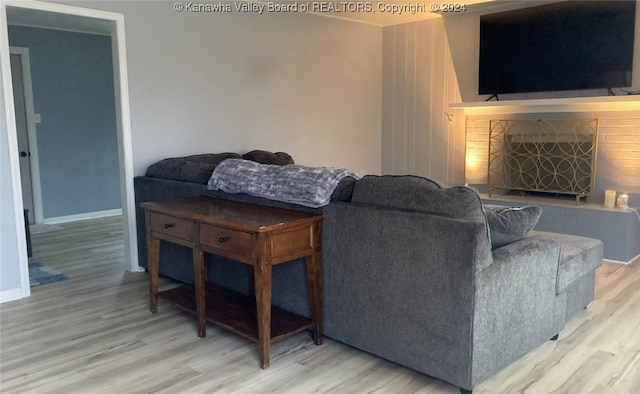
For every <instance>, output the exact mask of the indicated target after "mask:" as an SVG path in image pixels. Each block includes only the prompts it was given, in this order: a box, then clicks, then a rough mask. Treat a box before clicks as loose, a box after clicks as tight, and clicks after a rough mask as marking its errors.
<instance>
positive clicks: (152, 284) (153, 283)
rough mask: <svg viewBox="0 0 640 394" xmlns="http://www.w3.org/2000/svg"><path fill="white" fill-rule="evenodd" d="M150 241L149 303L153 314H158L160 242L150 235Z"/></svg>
mask: <svg viewBox="0 0 640 394" xmlns="http://www.w3.org/2000/svg"><path fill="white" fill-rule="evenodd" d="M148 240H149V243H148V251H147V252H148V253H149V261H148V268H149V301H150V304H151V313H156V312H157V311H158V276H159V275H160V274H159V271H160V240H159V239H158V238H156V237H152V236H149V235H148Z"/></svg>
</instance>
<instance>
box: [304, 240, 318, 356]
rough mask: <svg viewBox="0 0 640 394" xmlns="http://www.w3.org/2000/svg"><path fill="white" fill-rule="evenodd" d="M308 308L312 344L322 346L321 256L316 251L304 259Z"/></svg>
mask: <svg viewBox="0 0 640 394" xmlns="http://www.w3.org/2000/svg"><path fill="white" fill-rule="evenodd" d="M306 261H307V284H308V287H309V307H310V309H311V318H312V319H313V343H315V344H316V345H322V256H321V253H320V252H319V251H316V252H315V253H313V254H312V255H311V256H308V257H307V258H306Z"/></svg>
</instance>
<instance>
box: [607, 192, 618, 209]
mask: <svg viewBox="0 0 640 394" xmlns="http://www.w3.org/2000/svg"><path fill="white" fill-rule="evenodd" d="M615 206H616V191H615V190H605V191H604V207H605V208H613V207H615Z"/></svg>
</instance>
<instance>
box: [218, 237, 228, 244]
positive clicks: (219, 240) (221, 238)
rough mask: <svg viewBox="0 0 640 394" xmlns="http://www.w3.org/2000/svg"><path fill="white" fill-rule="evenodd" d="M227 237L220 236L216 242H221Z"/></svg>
mask: <svg viewBox="0 0 640 394" xmlns="http://www.w3.org/2000/svg"><path fill="white" fill-rule="evenodd" d="M226 240H227V239H226V238H225V237H220V238H218V242H220V243H223V242H224V241H226Z"/></svg>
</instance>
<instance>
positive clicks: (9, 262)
mask: <svg viewBox="0 0 640 394" xmlns="http://www.w3.org/2000/svg"><path fill="white" fill-rule="evenodd" d="M0 16H1V15H0ZM4 83H5V82H4V80H3V78H0V92H3V91H4ZM4 105H5V100H4V95H3V94H1V93H0V162H1V165H0V226H2V227H1V228H0V302H3V301H8V300H11V299H15V298H20V297H22V296H23V294H22V289H21V286H20V285H21V282H20V265H19V264H18V250H19V248H18V245H19V242H18V236H22V235H24V234H16V232H15V231H13V230H14V229H15V228H16V216H15V205H14V200H13V191H12V189H13V184H12V180H11V168H10V164H9V140H8V133H7V116H6V114H5V111H4ZM25 253H26V252H25Z"/></svg>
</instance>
